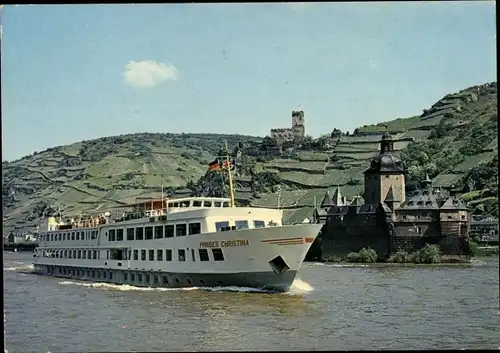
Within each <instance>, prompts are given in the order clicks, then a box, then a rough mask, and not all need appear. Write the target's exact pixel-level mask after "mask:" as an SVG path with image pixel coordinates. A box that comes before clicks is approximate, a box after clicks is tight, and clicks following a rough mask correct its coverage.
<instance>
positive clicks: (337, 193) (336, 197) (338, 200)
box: [332, 186, 344, 206]
mask: <svg viewBox="0 0 500 353" xmlns="http://www.w3.org/2000/svg"><path fill="white" fill-rule="evenodd" d="M332 202H333V204H334V205H336V206H343V205H344V203H343V202H342V194H341V193H340V187H339V186H337V188H336V189H335V193H334V194H333V197H332Z"/></svg>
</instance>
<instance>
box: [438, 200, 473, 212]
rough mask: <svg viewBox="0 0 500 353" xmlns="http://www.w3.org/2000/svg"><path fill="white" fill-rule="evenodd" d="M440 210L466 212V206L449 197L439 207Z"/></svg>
mask: <svg viewBox="0 0 500 353" xmlns="http://www.w3.org/2000/svg"><path fill="white" fill-rule="evenodd" d="M440 209H441V210H457V211H458V210H460V211H467V206H466V205H465V204H464V203H463V202H462V201H461V200H460V199H458V198H455V197H450V198H448V200H446V201H445V203H443V205H442V206H441V207H440Z"/></svg>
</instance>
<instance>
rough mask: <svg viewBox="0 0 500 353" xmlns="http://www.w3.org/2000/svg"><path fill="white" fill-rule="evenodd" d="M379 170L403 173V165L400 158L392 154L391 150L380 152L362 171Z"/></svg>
mask: <svg viewBox="0 0 500 353" xmlns="http://www.w3.org/2000/svg"><path fill="white" fill-rule="evenodd" d="M379 172H393V173H394V172H395V173H404V166H403V162H402V161H401V159H399V158H398V157H396V156H394V155H392V153H391V152H385V153H380V154H379V155H377V156H376V157H375V158H373V159H372V162H371V164H370V168H368V169H367V170H365V171H364V173H365V174H370V173H379Z"/></svg>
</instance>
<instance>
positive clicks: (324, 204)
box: [321, 190, 333, 208]
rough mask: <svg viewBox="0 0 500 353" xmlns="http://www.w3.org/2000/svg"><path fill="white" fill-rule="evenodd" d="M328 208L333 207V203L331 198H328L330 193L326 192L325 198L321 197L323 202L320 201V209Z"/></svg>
mask: <svg viewBox="0 0 500 353" xmlns="http://www.w3.org/2000/svg"><path fill="white" fill-rule="evenodd" d="M328 206H333V201H332V198H331V196H330V191H329V190H326V192H325V196H324V197H323V201H321V207H322V208H325V207H328Z"/></svg>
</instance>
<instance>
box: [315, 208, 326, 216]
mask: <svg viewBox="0 0 500 353" xmlns="http://www.w3.org/2000/svg"><path fill="white" fill-rule="evenodd" d="M327 213H328V208H322V207H317V208H316V215H318V216H326V215H327Z"/></svg>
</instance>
